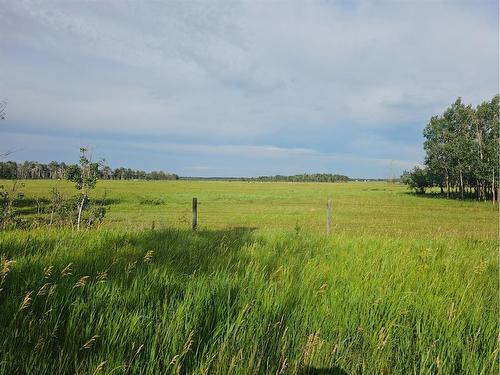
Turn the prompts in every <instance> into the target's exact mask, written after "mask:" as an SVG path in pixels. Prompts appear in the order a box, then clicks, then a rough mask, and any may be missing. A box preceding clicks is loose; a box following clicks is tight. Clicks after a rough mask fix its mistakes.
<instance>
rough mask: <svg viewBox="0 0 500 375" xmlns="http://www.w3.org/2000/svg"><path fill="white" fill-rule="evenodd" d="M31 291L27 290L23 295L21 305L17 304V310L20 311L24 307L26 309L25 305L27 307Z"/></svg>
mask: <svg viewBox="0 0 500 375" xmlns="http://www.w3.org/2000/svg"><path fill="white" fill-rule="evenodd" d="M31 293H32V292H28V293H26V294H25V295H24V298H23V300H22V302H21V305H19V310H18V311H22V310H24V309H26V308H27V307H29V305H30V303H31V301H32V298H31Z"/></svg>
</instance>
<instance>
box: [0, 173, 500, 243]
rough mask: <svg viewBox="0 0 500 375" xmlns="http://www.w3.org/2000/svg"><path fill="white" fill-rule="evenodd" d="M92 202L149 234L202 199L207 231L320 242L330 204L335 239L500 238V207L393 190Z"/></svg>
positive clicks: (222, 187)
mask: <svg viewBox="0 0 500 375" xmlns="http://www.w3.org/2000/svg"><path fill="white" fill-rule="evenodd" d="M23 183H24V185H25V187H24V188H23V189H22V191H24V192H25V193H26V196H27V197H30V198H39V199H41V201H42V203H43V198H48V196H49V192H50V189H51V188H53V187H57V188H58V189H59V190H60V191H61V192H63V194H65V195H66V196H67V197H69V196H71V195H72V194H75V189H74V187H73V184H72V183H69V182H66V181H52V180H26V181H24V182H23ZM0 184H4V185H7V186H9V185H10V184H11V182H10V181H3V182H2V181H0ZM92 194H93V196H94V197H96V198H102V197H104V196H106V198H107V200H108V201H109V202H110V205H109V206H108V207H109V212H108V214H107V217H106V219H105V222H104V224H103V227H105V228H116V229H127V230H130V229H133V230H136V229H140V228H144V229H146V228H148V229H149V228H151V225H152V223H153V222H154V225H155V227H157V228H178V229H187V228H189V227H190V223H191V200H192V198H193V197H197V198H198V204H199V208H198V215H199V226H200V227H201V228H202V229H206V230H214V229H217V230H220V229H225V228H228V227H238V226H239V227H247V228H250V227H251V228H254V229H258V230H261V231H274V230H292V229H294V228H295V227H297V226H298V227H300V228H301V229H302V230H306V231H308V232H312V233H316V234H317V233H324V231H325V215H326V214H325V205H326V200H327V199H328V198H332V200H333V209H332V227H333V233H334V234H335V233H336V234H350V235H356V236H359V235H362V234H367V235H388V236H397V237H402V236H403V237H431V238H434V237H436V236H437V237H462V238H463V237H466V238H469V237H470V238H478V239H495V238H497V235H498V206H496V205H493V204H491V203H488V202H476V201H458V200H446V199H442V198H436V196H435V195H427V196H421V197H420V196H415V195H413V194H409V193H408V189H407V188H406V186H404V185H401V184H393V183H387V182H349V183H275V182H241V181H100V182H99V183H98V185H97V188H96V190H95V191H94V192H92ZM30 212H33V210H31V211H30Z"/></svg>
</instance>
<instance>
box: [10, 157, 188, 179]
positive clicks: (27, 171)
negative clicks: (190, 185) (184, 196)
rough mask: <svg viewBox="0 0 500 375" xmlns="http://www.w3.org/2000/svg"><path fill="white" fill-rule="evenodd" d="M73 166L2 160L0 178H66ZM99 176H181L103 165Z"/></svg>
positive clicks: (143, 177) (133, 177)
mask: <svg viewBox="0 0 500 375" xmlns="http://www.w3.org/2000/svg"><path fill="white" fill-rule="evenodd" d="M71 167H72V165H71V164H66V163H64V162H61V163H59V162H56V161H52V162H50V163H48V164H43V163H39V162H35V161H25V162H24V163H16V162H15V161H6V162H0V179H9V180H14V179H22V180H33V179H52V180H57V179H64V178H65V177H66V174H67V171H68V170H69V169H70V168H71ZM98 178H99V179H100V180H177V179H179V176H177V175H176V174H173V173H167V172H163V171H153V172H145V171H141V170H134V169H130V168H116V169H112V168H110V167H109V166H103V167H102V168H100V169H99V171H98Z"/></svg>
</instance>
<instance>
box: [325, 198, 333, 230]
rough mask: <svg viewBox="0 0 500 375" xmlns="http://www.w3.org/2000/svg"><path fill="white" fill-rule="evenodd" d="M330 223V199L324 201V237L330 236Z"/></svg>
mask: <svg viewBox="0 0 500 375" xmlns="http://www.w3.org/2000/svg"><path fill="white" fill-rule="evenodd" d="M331 221H332V199H331V198H328V200H327V201H326V235H327V236H329V235H330V224H331Z"/></svg>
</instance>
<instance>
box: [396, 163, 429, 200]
mask: <svg viewBox="0 0 500 375" xmlns="http://www.w3.org/2000/svg"><path fill="white" fill-rule="evenodd" d="M401 181H402V182H403V183H404V184H406V185H408V187H409V188H410V189H412V190H414V191H415V192H416V193H417V194H425V189H426V188H428V187H431V186H432V185H431V183H430V181H429V177H428V171H427V169H426V168H420V167H415V168H413V170H412V171H410V172H408V171H405V172H403V175H402V176H401Z"/></svg>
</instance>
